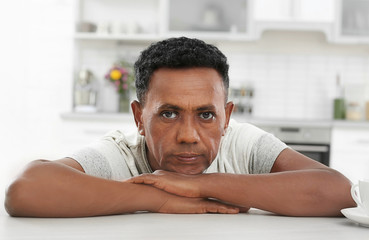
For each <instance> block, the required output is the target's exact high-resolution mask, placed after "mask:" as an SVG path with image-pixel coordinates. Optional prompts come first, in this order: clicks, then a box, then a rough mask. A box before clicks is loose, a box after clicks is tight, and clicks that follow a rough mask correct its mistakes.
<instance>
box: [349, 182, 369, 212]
mask: <svg viewBox="0 0 369 240" xmlns="http://www.w3.org/2000/svg"><path fill="white" fill-rule="evenodd" d="M357 188H359V194H357V190H356V189H357ZM358 195H359V196H360V197H358ZM351 196H352V198H353V199H354V200H355V202H356V203H357V205H358V206H359V207H360V208H361V209H362V210H363V211H364V212H365V213H366V214H367V215H369V180H360V181H359V183H357V184H355V185H353V186H352V187H351Z"/></svg>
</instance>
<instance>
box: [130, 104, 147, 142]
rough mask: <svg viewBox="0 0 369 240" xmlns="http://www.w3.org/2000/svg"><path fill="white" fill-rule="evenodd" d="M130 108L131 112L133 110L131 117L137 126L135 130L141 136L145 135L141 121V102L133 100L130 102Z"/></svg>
mask: <svg viewBox="0 0 369 240" xmlns="http://www.w3.org/2000/svg"><path fill="white" fill-rule="evenodd" d="M131 108H132V112H133V117H134V119H135V123H136V126H137V130H138V133H139V134H140V135H142V136H145V129H144V126H143V121H142V109H143V107H142V105H141V103H139V102H138V101H136V100H135V101H133V102H132V103H131Z"/></svg>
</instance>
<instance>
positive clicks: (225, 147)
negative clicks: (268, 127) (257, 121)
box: [68, 120, 287, 180]
mask: <svg viewBox="0 0 369 240" xmlns="http://www.w3.org/2000/svg"><path fill="white" fill-rule="evenodd" d="M286 147H287V146H286V144H284V143H283V142H281V141H280V140H279V139H277V138H276V137H274V136H273V135H272V134H269V133H267V132H265V131H263V130H261V129H259V128H257V127H255V126H253V125H251V124H248V123H238V122H236V121H234V120H231V121H230V124H229V126H228V129H227V132H226V134H225V135H224V136H223V137H222V139H221V143H220V147H219V151H218V154H217V156H216V157H215V159H214V161H213V162H212V163H211V165H210V166H209V167H208V168H207V169H206V170H205V171H204V172H205V173H214V172H220V173H235V174H259V173H269V172H270V170H271V168H272V166H273V164H274V161H275V159H276V158H277V157H278V155H279V154H280V152H281V151H282V150H283V149H285V148H286ZM68 157H70V158H73V159H75V160H76V161H77V162H78V163H79V164H80V165H81V166H82V167H83V169H84V171H85V172H86V173H87V174H89V175H93V176H96V177H101V178H106V179H112V180H124V179H128V178H131V177H133V176H138V175H140V174H142V173H151V172H152V170H151V168H150V165H149V163H148V160H147V157H146V146H145V138H144V137H143V136H141V135H139V134H138V133H137V132H132V133H129V134H125V133H122V132H121V131H113V132H110V133H108V134H107V135H105V136H104V137H103V138H102V139H101V140H99V141H97V142H95V143H92V144H90V145H88V146H86V147H84V148H82V149H80V150H79V151H77V152H75V153H73V154H71V155H69V156H68Z"/></svg>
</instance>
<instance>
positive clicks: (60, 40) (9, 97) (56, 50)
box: [0, 0, 73, 211]
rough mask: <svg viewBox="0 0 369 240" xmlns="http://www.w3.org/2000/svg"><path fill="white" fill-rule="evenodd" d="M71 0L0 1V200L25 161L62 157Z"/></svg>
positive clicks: (69, 73)
mask: <svg viewBox="0 0 369 240" xmlns="http://www.w3.org/2000/svg"><path fill="white" fill-rule="evenodd" d="M72 3H73V0H49V1H42V0H12V1H1V2H0V31H1V33H2V34H1V38H0V53H1V54H0V111H1V112H0V116H1V120H0V121H1V124H0V146H1V167H0V191H1V196H0V200H2V198H3V191H4V188H5V186H6V185H7V183H8V182H9V181H10V179H11V178H12V177H14V175H15V174H16V173H17V172H19V170H20V169H21V167H22V166H24V164H25V163H26V162H28V161H30V160H33V159H38V158H50V159H53V158H56V157H60V152H58V140H57V138H58V137H57V135H58V134H59V133H58V129H59V126H60V118H59V114H60V112H65V111H68V110H69V109H70V106H71V99H70V96H71V95H70V93H71V88H72V85H71V84H72V43H73V42H72V41H73V40H72V31H73V8H72ZM1 210H2V208H1ZM1 210H0V211H1Z"/></svg>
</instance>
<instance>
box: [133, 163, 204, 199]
mask: <svg viewBox="0 0 369 240" xmlns="http://www.w3.org/2000/svg"><path fill="white" fill-rule="evenodd" d="M201 177H202V174H200V175H185V174H180V173H174V172H168V171H164V170H157V171H155V172H154V173H153V174H142V175H140V176H137V177H133V178H130V179H128V180H126V182H130V183H139V184H146V185H151V186H153V187H156V188H158V189H161V190H163V191H166V192H168V193H172V194H175V195H179V196H183V197H196V198H200V197H206V196H202V195H201V191H200V186H201V182H200V179H201Z"/></svg>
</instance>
